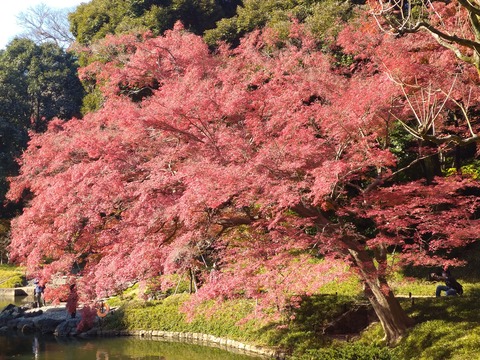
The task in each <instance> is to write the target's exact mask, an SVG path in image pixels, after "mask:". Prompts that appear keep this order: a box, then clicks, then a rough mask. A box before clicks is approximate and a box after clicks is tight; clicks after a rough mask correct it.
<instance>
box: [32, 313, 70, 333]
mask: <svg viewBox="0 0 480 360" xmlns="http://www.w3.org/2000/svg"><path fill="white" fill-rule="evenodd" d="M63 321H65V320H64V319H62V320H60V319H53V318H47V317H41V318H40V319H34V324H35V328H36V329H37V330H38V331H40V332H41V333H42V334H53V333H54V332H55V329H56V328H57V326H58V325H60V324H61V323H62V322H63Z"/></svg>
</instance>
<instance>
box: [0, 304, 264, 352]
mask: <svg viewBox="0 0 480 360" xmlns="http://www.w3.org/2000/svg"><path fill="white" fill-rule="evenodd" d="M32 301H33V298H30V297H25V298H19V297H15V298H14V299H13V298H12V299H10V298H1V297H0V311H1V309H3V308H4V307H5V306H7V305H8V304H12V303H13V304H15V305H22V304H25V303H28V302H32ZM6 359H20V360H22V359H48V360H91V359H94V360H113V359H115V360H127V359H135V360H147V359H148V360H153V359H158V360H255V359H261V357H256V356H251V355H246V354H243V353H241V352H238V353H236V352H231V351H226V350H224V349H221V348H216V347H208V346H202V345H196V344H186V343H180V342H171V341H170V342H167V341H162V340H151V339H142V338H137V337H115V338H91V339H81V338H57V337H55V336H53V335H49V336H47V335H41V334H30V335H24V334H21V333H14V334H10V333H9V334H0V360H6Z"/></svg>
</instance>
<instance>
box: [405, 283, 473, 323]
mask: <svg viewBox="0 0 480 360" xmlns="http://www.w3.org/2000/svg"><path fill="white" fill-rule="evenodd" d="M474 290H475V291H474ZM479 299H480V289H471V291H470V292H469V294H468V295H467V296H442V297H439V298H436V297H431V298H416V299H415V302H414V304H413V305H412V302H411V300H409V299H401V300H400V302H401V304H402V307H403V308H404V309H405V311H407V313H408V314H409V315H410V316H412V317H413V318H414V319H415V321H416V322H417V323H422V322H426V321H432V320H443V321H448V322H474V323H479V322H480V312H479V311H478V301H479Z"/></svg>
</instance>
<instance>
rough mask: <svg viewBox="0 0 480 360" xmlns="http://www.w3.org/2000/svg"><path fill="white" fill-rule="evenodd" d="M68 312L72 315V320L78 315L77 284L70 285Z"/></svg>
mask: <svg viewBox="0 0 480 360" xmlns="http://www.w3.org/2000/svg"><path fill="white" fill-rule="evenodd" d="M66 306H67V312H68V313H69V314H70V317H71V318H72V319H74V318H75V316H76V315H77V306H78V293H77V288H76V286H75V284H71V285H70V294H68V298H67V305H66Z"/></svg>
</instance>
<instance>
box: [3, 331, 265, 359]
mask: <svg viewBox="0 0 480 360" xmlns="http://www.w3.org/2000/svg"><path fill="white" fill-rule="evenodd" d="M0 359H49V360H87V359H88V360H91V359H97V360H113V359H119V360H127V359H138V360H140V359H148V360H153V359H158V360H255V359H261V358H260V357H254V356H249V355H246V354H241V353H234V352H228V351H226V350H223V349H220V348H215V347H206V346H201V345H195V344H186V343H179V342H166V341H160V340H150V339H142V338H136V337H135V338H132V337H115V338H91V339H81V338H56V337H54V336H45V335H39V334H38V335H23V334H11V335H4V336H2V335H0Z"/></svg>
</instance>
